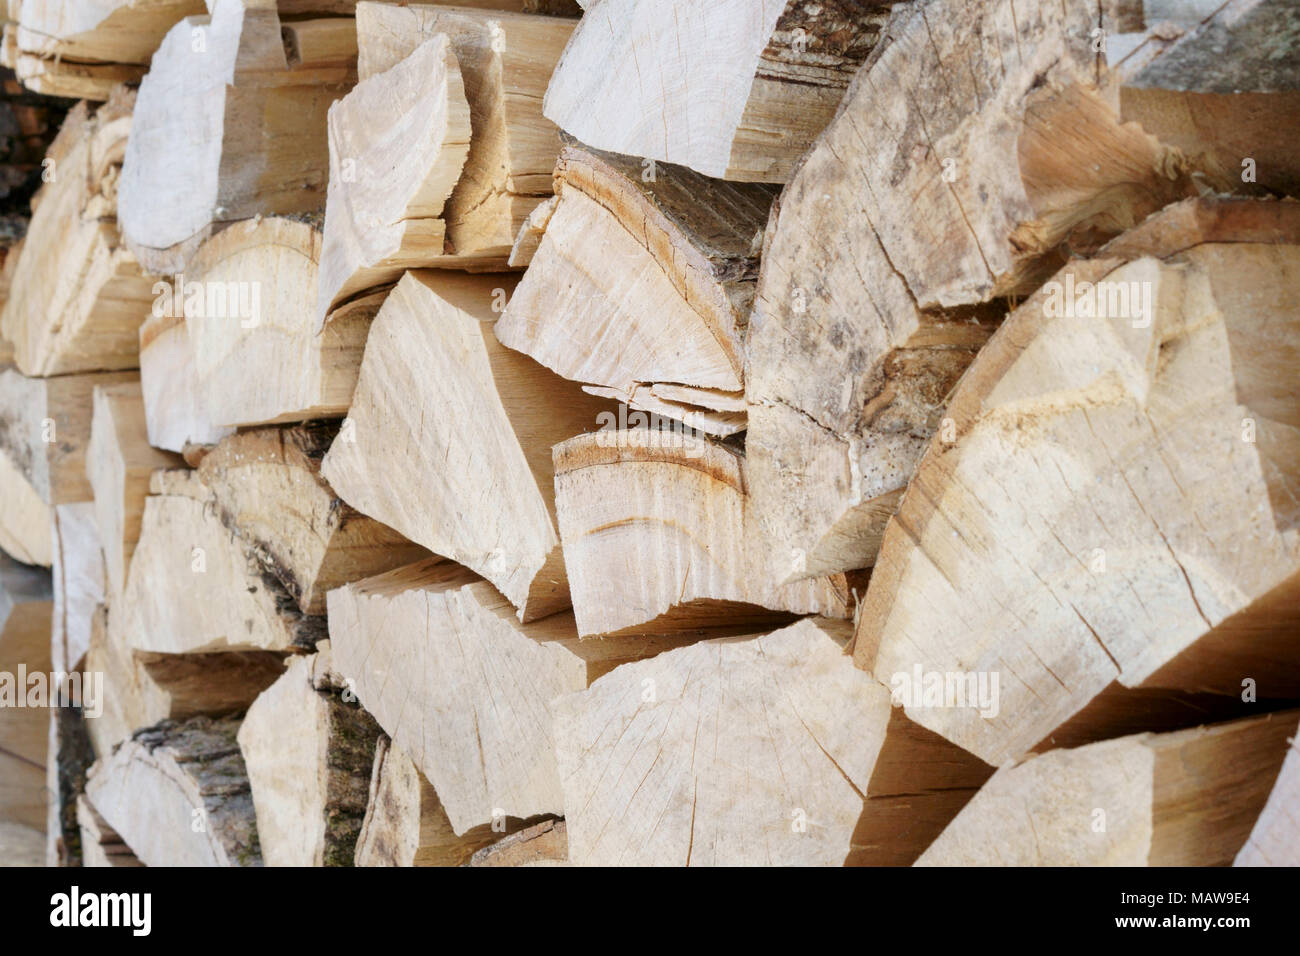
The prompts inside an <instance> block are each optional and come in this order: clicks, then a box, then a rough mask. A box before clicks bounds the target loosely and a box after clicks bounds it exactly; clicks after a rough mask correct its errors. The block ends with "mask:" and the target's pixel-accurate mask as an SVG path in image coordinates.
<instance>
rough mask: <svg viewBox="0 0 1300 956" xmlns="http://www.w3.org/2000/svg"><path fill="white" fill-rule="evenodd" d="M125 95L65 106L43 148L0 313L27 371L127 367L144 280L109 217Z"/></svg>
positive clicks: (127, 110)
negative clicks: (41, 179)
mask: <svg viewBox="0 0 1300 956" xmlns="http://www.w3.org/2000/svg"><path fill="white" fill-rule="evenodd" d="M134 99H135V97H134V94H133V93H131V92H129V91H127V90H125V89H123V90H121V91H119V92H118V93H116V94H115V95H114V96H113V98H112V99H111V100H109V102H108V103H106V104H104V105H103V106H101V107H99V109H98V110H96V111H94V113H91V112H90V111H89V110H88V109H87V107H86V104H85V103H80V104H78V105H77V106H76V107H74V108H73V110H72V111H71V112H70V113H69V114H68V118H67V120H66V121H65V122H64V124H63V127H62V128H61V129H60V131H59V135H58V138H57V139H55V141H54V142H53V143H52V144H51V146H50V151H49V153H48V154H47V156H46V159H45V163H46V164H47V165H46V166H45V168H44V172H43V176H45V177H46V178H47V182H46V183H45V185H44V186H42V187H41V192H40V195H39V196H37V197H33V200H32V202H33V206H34V207H35V211H34V213H33V215H32V221H31V224H30V226H29V227H28V231H27V235H26V237H25V239H24V241H23V252H22V253H21V254H22V255H25V256H26V257H27V260H28V261H27V262H26V263H23V264H22V265H21V267H20V268H15V271H14V281H13V283H12V285H11V286H10V289H9V295H8V299H7V300H6V302H5V304H4V312H3V315H2V316H0V328H2V329H3V333H4V337H5V338H6V339H8V340H9V341H10V342H12V343H13V346H14V361H15V363H16V364H17V366H18V368H19V369H20V370H21V371H22V372H23V373H25V374H27V375H59V374H63V373H67V372H87V371H98V370H103V369H107V370H116V369H127V368H135V367H136V366H137V364H138V362H139V345H138V342H139V339H138V329H139V326H140V323H141V321H142V320H143V319H144V316H145V314H146V313H147V312H148V309H149V304H150V302H151V301H152V299H153V295H152V293H151V291H150V289H151V282H150V280H149V279H147V278H146V277H145V276H144V275H143V274H142V273H141V271H140V266H139V264H138V263H137V262H136V261H135V258H134V257H133V256H132V255H131V254H130V253H129V252H128V251H127V250H126V248H125V247H124V246H123V245H122V243H121V239H120V237H119V236H118V232H117V225H116V223H115V221H114V217H115V216H116V213H117V184H118V177H119V174H120V172H121V165H122V154H123V152H124V151H125V149H126V141H127V133H128V132H129V130H130V128H131V108H132V105H133V103H134Z"/></svg>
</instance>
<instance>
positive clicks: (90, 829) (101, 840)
mask: <svg viewBox="0 0 1300 956" xmlns="http://www.w3.org/2000/svg"><path fill="white" fill-rule="evenodd" d="M77 823H78V825H79V828H80V831H81V853H82V864H81V865H82V866H122V867H130V866H144V864H143V863H141V862H140V859H139V858H138V857H137V856H136V855H135V854H134V853H133V852H131V848H130V847H129V846H127V845H126V842H125V841H124V840H123V839H122V835H121V834H120V833H118V832H117V831H116V830H114V829H113V828H112V827H111V826H109V825H108V821H107V820H105V819H104V818H103V817H101V816H100V815H99V811H98V810H96V809H95V808H94V807H93V806H91V804H90V801H89V800H87V799H86V795H85V794H84V793H83V794H81V795H80V796H79V797H77Z"/></svg>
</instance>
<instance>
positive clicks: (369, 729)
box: [238, 641, 379, 866]
mask: <svg viewBox="0 0 1300 956" xmlns="http://www.w3.org/2000/svg"><path fill="white" fill-rule="evenodd" d="M346 690H347V687H346V686H345V685H344V684H343V682H342V680H341V679H340V678H339V677H338V675H337V674H336V673H335V672H334V671H333V670H332V667H331V663H330V651H329V642H328V641H322V642H321V643H320V644H319V645H318V646H317V653H316V654H313V655H311V656H310V657H295V658H294V659H293V660H292V661H290V662H289V666H288V667H287V668H286V669H285V672H284V676H282V677H281V678H280V679H279V680H277V681H276V682H275V683H274V684H272V685H271V686H270V687H268V688H267V689H266V690H264V691H263V692H262V693H261V694H260V695H259V696H258V698H257V700H255V701H254V702H253V705H252V706H251V707H249V708H248V713H247V714H245V715H244V722H243V723H242V724H241V725H240V727H239V735H238V739H239V749H240V751H241V752H242V753H243V755H244V765H245V766H246V767H247V768H248V780H249V785H250V786H251V788H252V791H253V805H254V807H256V810H257V832H258V838H259V842H260V843H261V847H262V857H263V859H264V861H265V862H266V865H267V866H351V865H352V861H353V855H354V853H355V850H356V844H357V835H358V833H359V832H360V830H361V820H362V817H363V816H364V815H365V812H366V801H367V796H368V794H369V789H370V773H371V769H372V767H373V765H374V762H375V741H376V740H377V738H378V736H379V725H378V724H376V723H375V720H374V718H373V717H371V716H370V715H369V714H368V713H366V712H365V711H364V710H362V709H361V707H360V706H359V705H358V704H357V703H356V702H355V695H349V696H351V697H352V702H351V703H348V702H346V701H345V700H344V696H343V694H344V691H346ZM290 728H292V732H291V733H286V730H287V729H290Z"/></svg>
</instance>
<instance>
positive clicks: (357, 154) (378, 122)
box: [316, 34, 474, 326]
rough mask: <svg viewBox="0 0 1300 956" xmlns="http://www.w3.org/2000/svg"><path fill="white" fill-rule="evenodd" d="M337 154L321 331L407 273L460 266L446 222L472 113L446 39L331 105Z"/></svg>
mask: <svg viewBox="0 0 1300 956" xmlns="http://www.w3.org/2000/svg"><path fill="white" fill-rule="evenodd" d="M329 147H330V182H329V194H328V199H327V203H326V207H325V238H324V249H323V252H322V254H321V265H320V270H319V289H318V291H317V303H316V318H317V322H316V325H317V326H320V325H322V324H324V323H325V321H326V316H327V315H328V313H329V311H330V309H332V308H334V307H335V306H337V305H338V304H339V303H341V302H344V301H346V300H347V299H349V298H351V297H352V296H354V295H356V294H357V293H359V292H361V291H363V290H365V289H370V288H374V287H375V286H380V285H384V284H387V283H392V282H395V281H397V280H398V279H400V278H401V276H402V273H403V272H405V271H406V270H407V269H413V268H419V267H421V266H433V265H438V264H440V263H442V262H444V261H447V262H449V263H453V262H455V256H454V254H453V255H448V254H447V251H446V244H447V236H446V233H447V230H446V223H444V222H443V220H442V219H441V218H440V217H441V215H442V213H443V207H444V205H445V203H446V201H447V197H448V196H450V195H451V192H452V189H454V188H455V186H456V181H457V180H458V179H459V178H460V174H461V170H462V169H463V168H464V165H465V158H466V156H468V155H469V149H470V109H469V103H468V102H467V101H466V99H465V84H464V82H463V80H462V78H461V72H460V67H459V66H458V64H457V61H456V56H455V54H454V53H452V49H451V41H450V40H449V39H448V38H447V36H446V35H445V34H438V35H437V36H434V37H432V38H431V39H429V40H426V41H425V42H423V43H421V44H420V45H419V46H418V47H416V48H415V50H414V51H412V52H411V54H410V56H408V57H406V58H405V59H403V60H400V61H399V62H398V63H396V64H395V65H394V66H392V67H391V68H390V69H387V70H384V71H383V72H381V73H376V74H374V75H373V76H369V77H367V78H365V79H363V80H362V81H361V82H360V83H358V84H357V85H356V86H355V87H354V88H353V89H352V91H351V92H350V93H348V95H347V96H345V97H344V98H343V99H341V100H339V102H338V103H336V104H335V105H334V106H332V107H330V112H329ZM473 261H474V260H473V259H472V257H467V258H466V261H465V263H464V264H466V265H467V264H469V263H470V262H473Z"/></svg>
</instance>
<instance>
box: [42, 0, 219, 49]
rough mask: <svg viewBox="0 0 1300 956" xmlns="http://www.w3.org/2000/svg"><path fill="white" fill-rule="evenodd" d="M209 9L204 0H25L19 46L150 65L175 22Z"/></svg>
mask: <svg viewBox="0 0 1300 956" xmlns="http://www.w3.org/2000/svg"><path fill="white" fill-rule="evenodd" d="M203 10H204V7H203V0H23V2H22V4H21V10H20V12H19V14H18V46H19V49H21V50H23V51H24V52H27V53H32V54H35V55H37V56H42V57H58V58H59V59H67V60H74V61H101V62H107V63H140V64H144V65H148V63H149V57H151V56H152V55H153V51H154V50H156V49H158V44H159V43H161V42H162V38H163V37H164V36H165V35H166V33H167V31H168V30H169V29H171V27H172V25H173V24H175V23H176V22H177V21H178V20H180V19H181V18H182V17H186V16H190V15H191V14H200V13H203Z"/></svg>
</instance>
